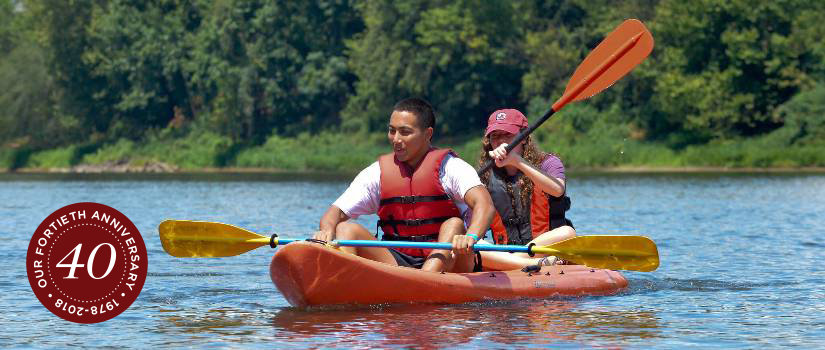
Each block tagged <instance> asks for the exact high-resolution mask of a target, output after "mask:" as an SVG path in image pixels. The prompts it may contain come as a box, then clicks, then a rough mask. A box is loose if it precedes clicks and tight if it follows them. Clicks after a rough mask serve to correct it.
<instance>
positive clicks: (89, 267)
mask: <svg viewBox="0 0 825 350" xmlns="http://www.w3.org/2000/svg"><path fill="white" fill-rule="evenodd" d="M104 245H105V246H108V247H109V252H110V253H111V254H110V255H109V256H110V258H109V267H108V268H106V272H105V273H104V274H103V276H100V277H96V276H95V275H94V273H93V272H92V266H93V265H94V262H95V255H97V250H98V249H100V247H101V246H104ZM82 247H83V243H78V245H76V246H75V247H74V249H72V250H71V251H70V252H69V254H66V256H64V257H63V259H60V261H59V262H58V263H57V265H55V266H56V267H68V268H69V275H68V276H66V277H63V279H77V277H75V275H74V271H75V269H77V268H78V267H83V266H84V265H83V264H78V263H77V260H79V259H80V249H81V248H82ZM115 253H116V252H115V247H114V246H113V245H111V244H109V243H101V244H98V245H97V246H96V247H95V249H92V253H91V254H89V260H88V261H86V265H85V266H86V272H88V273H89V277H91V278H94V279H96V280H99V279H101V278H104V277H106V276H108V275H109V273H110V272H112V268H113V267H115ZM69 255H74V256H73V257H72V263H71V264H64V263H63V261H65V260H66V258H68V257H69Z"/></svg>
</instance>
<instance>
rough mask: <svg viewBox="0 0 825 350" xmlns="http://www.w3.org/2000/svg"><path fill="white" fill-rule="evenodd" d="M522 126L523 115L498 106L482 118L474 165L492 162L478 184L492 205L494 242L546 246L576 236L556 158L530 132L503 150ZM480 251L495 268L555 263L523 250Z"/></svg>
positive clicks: (489, 267)
mask: <svg viewBox="0 0 825 350" xmlns="http://www.w3.org/2000/svg"><path fill="white" fill-rule="evenodd" d="M527 127H528V123H527V118H525V117H524V115H523V114H522V113H521V112H519V111H518V110H515V109H500V110H497V111H495V112H493V114H491V115H490V117H489V118H488V120H487V130H486V131H485V134H484V138H483V139H482V152H481V156H480V157H479V164H480V165H481V164H485V163H486V162H487V161H489V160H494V161H495V167H493V168H492V170H490V171H488V172H486V173H484V174H482V175H481V182H482V183H483V184H485V185H486V186H487V189H488V190H489V191H490V195H491V196H492V199H493V204H494V205H495V207H496V212H497V213H496V215H495V218H494V219H493V222H492V225H491V229H492V231H493V240H494V241H495V243H496V244H515V245H528V244H531V243H535V244H536V245H538V246H545V245H550V244H553V243H556V242H559V241H563V240H565V239H569V238H573V237H576V230H575V229H574V228H573V223H572V222H570V220H569V219H567V218H566V217H565V211H567V210H568V209H569V208H570V198H568V197H567V196H566V195H565V193H566V185H565V176H564V164H562V161H561V159H559V157H557V156H556V155H554V154H552V153H545V152H542V151H540V150H539V149H538V148H537V147H536V145H535V144H534V143H533V139H532V137H531V136H527V138H525V139H524V141H522V143H520V144H519V145H518V146H517V147H516V148H514V149H513V150H512V151H511V152H510V153H507V152H505V148H506V147H507V143H508V142H510V140H512V139H513V138H514V137H515V136H516V134H518V132H519V131H521V130H522V129H524V128H527ZM484 243H486V242H484ZM481 255H482V257H483V259H482V260H483V261H484V267H485V268H488V269H494V270H511V269H518V268H521V267H524V266H525V265H535V264H537V263H538V264H540V265H552V264H554V263H560V261H556V258H555V257H545V258H544V259H541V260H539V261H537V260H536V259H534V258H530V257H529V256H528V255H527V254H526V253H514V254H510V253H502V252H483V253H482V254H481Z"/></svg>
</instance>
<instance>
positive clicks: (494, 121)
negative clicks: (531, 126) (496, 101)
mask: <svg viewBox="0 0 825 350" xmlns="http://www.w3.org/2000/svg"><path fill="white" fill-rule="evenodd" d="M526 127H527V118H525V117H524V114H521V112H519V111H518V110H516V109H499V110H497V111H495V112H493V114H490V118H488V119H487V131H486V132H485V133H484V137H487V136H489V135H490V133H491V132H493V131H496V130H502V131H506V132H509V133H511V134H518V132H519V131H520V130H521V129H523V128H526Z"/></svg>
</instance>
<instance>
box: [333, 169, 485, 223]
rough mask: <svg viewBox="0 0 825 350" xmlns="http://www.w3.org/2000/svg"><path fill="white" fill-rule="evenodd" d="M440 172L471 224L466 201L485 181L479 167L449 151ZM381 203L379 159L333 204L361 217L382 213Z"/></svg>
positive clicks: (448, 193) (464, 216)
mask: <svg viewBox="0 0 825 350" xmlns="http://www.w3.org/2000/svg"><path fill="white" fill-rule="evenodd" d="M438 173H439V176H438V179H439V180H440V181H441V187H443V188H444V191H445V192H447V195H448V196H450V199H452V200H453V203H455V205H456V207H458V210H460V211H461V216H462V218H463V219H464V225H465V226H467V225H469V224H470V219H471V218H472V210H469V209H470V208H469V207H468V206H467V203H465V202H464V195H465V194H467V191H469V190H470V189H471V188H473V187H476V186H481V185H482V184H481V180H480V179H479V178H478V174H476V170H475V169H474V168H473V167H472V166H471V165H470V164H468V163H467V162H465V161H464V160H462V159H461V158H458V157H455V156H453V155H450V154H448V155H447V156H446V157H444V160H443V161H442V163H441V169H439V172H438ZM380 203H381V168H380V167H379V166H378V161H376V162H374V163H372V164H371V165H370V166H368V167H366V168H365V169H364V170H361V172H360V173H359V174H358V176H356V177H355V179H354V180H352V183H351V184H350V185H349V188H347V190H346V191H344V193H343V194H341V196H340V197H338V199H337V200H335V202H334V203H332V205H334V206H336V207H338V208H339V209H341V211H343V212H344V214H347V216H349V217H350V218H353V219H357V218H358V217H359V216H361V215H370V214H376V213H378V207H379V205H380Z"/></svg>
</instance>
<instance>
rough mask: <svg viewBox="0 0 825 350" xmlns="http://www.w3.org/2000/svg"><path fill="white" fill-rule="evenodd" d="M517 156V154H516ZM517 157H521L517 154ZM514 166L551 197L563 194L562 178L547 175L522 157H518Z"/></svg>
mask: <svg viewBox="0 0 825 350" xmlns="http://www.w3.org/2000/svg"><path fill="white" fill-rule="evenodd" d="M517 156H518V155H517ZM519 158H521V157H520V156H519ZM516 167H517V168H518V169H519V170H521V172H522V173H524V175H526V176H527V177H528V178H530V180H532V181H533V184H535V185H536V186H537V187H538V188H539V189H541V190H542V191H544V193H547V194H549V195H551V196H553V197H561V196H563V195H564V191H565V189H566V188H565V185H564V179H559V178H557V177H555V176H551V175H547V174H545V173H543V172H541V171H540V170H538V169H536V168H534V167H533V166H532V165H530V164H529V163H527V162H526V161H525V160H524V159H519V162H518V163H517V164H516Z"/></svg>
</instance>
